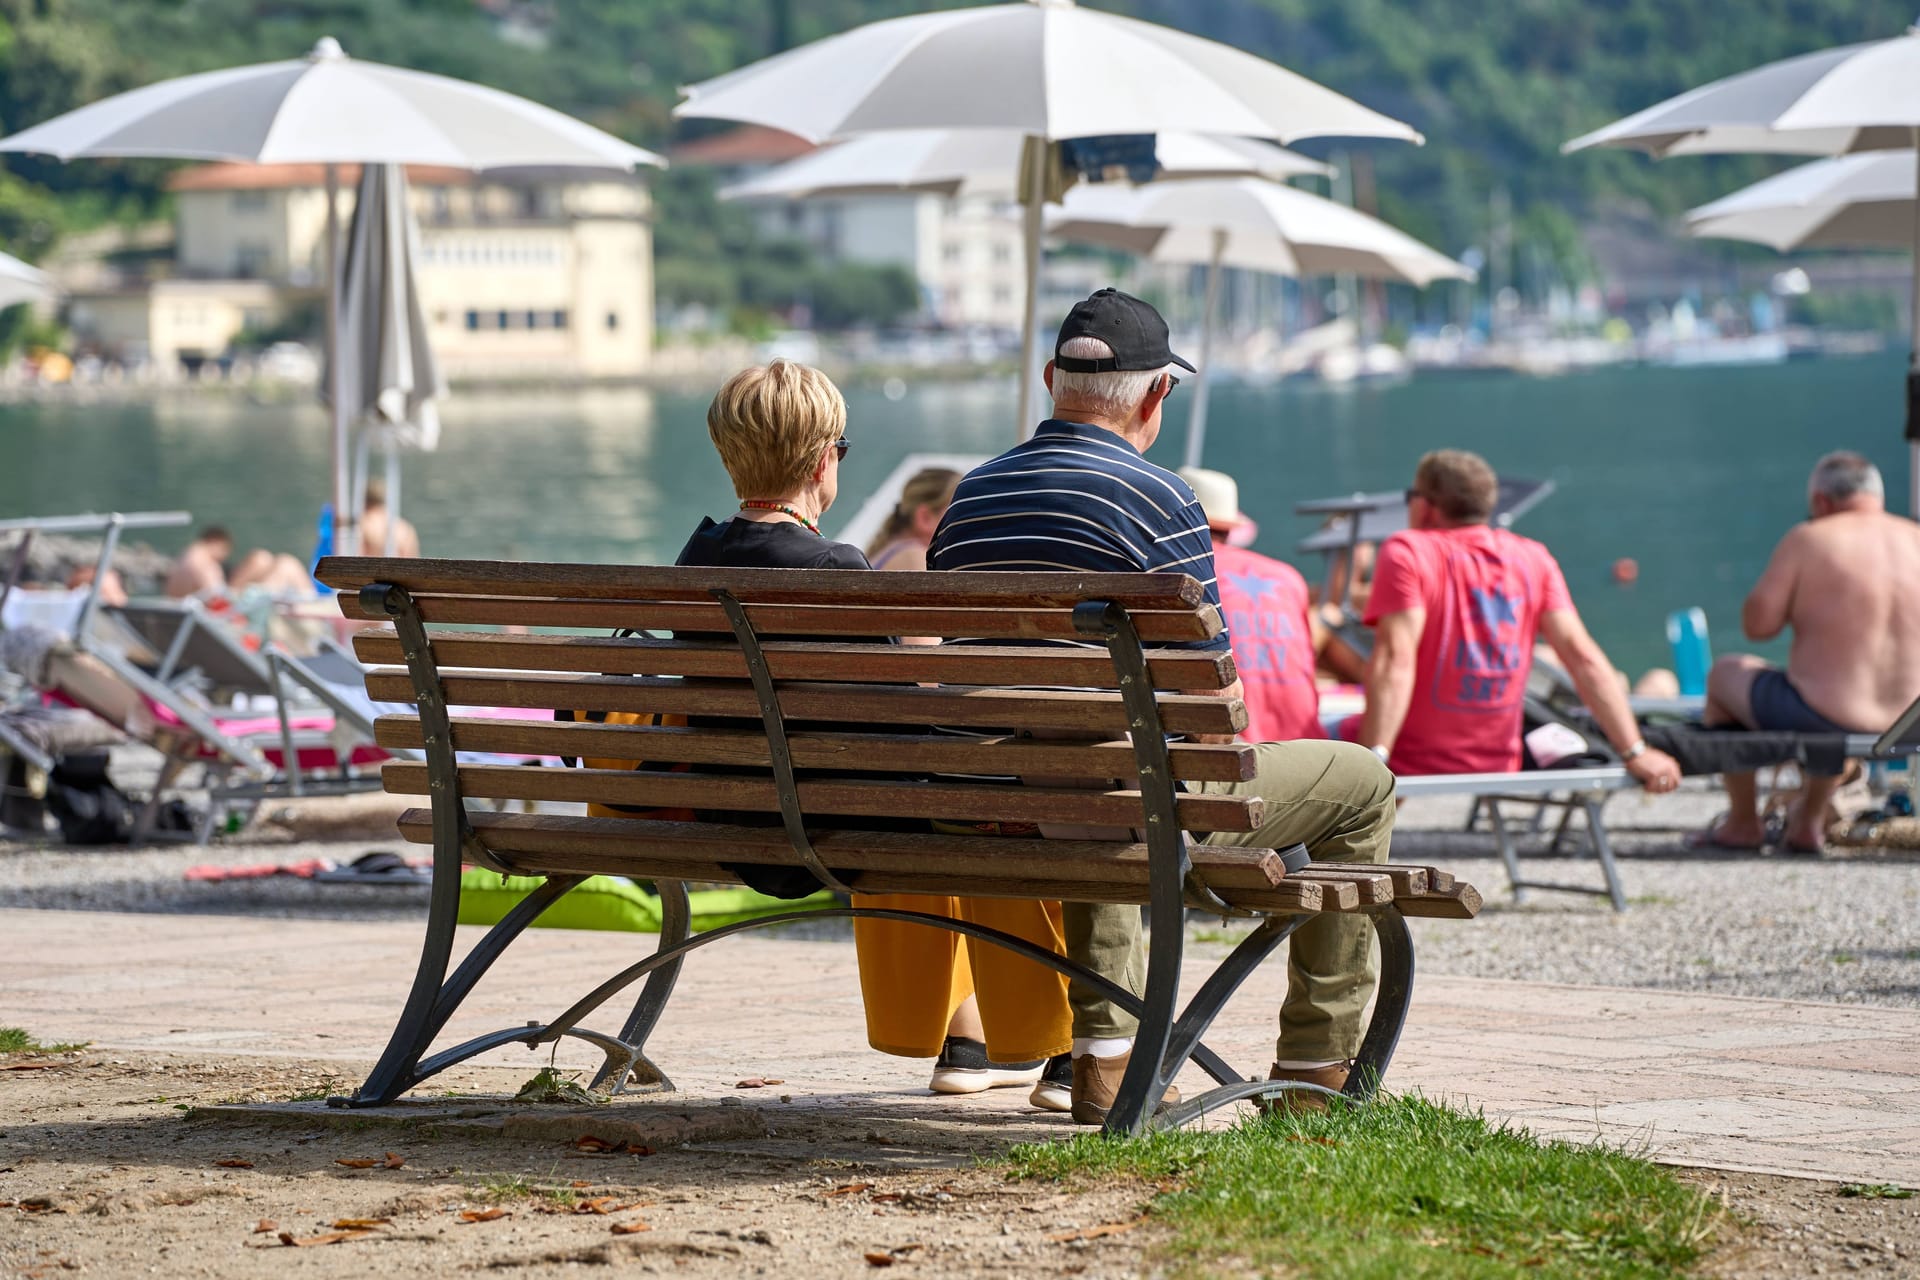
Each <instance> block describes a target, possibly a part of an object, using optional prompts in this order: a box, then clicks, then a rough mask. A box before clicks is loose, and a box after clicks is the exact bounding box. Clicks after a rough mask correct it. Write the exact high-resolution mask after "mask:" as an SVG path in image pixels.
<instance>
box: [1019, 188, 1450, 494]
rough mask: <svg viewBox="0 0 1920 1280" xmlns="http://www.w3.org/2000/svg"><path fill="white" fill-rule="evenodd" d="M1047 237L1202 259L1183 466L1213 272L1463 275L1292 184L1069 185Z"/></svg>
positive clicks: (1159, 258)
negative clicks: (1203, 285)
mask: <svg viewBox="0 0 1920 1280" xmlns="http://www.w3.org/2000/svg"><path fill="white" fill-rule="evenodd" d="M1047 229H1048V231H1049V233H1050V234H1052V235H1054V236H1057V237H1059V238H1060V239H1062V240H1078V241H1083V242H1086V243H1089V244H1099V245H1104V246H1106V247H1108V248H1112V249H1124V250H1126V251H1128V252H1131V253H1137V254H1140V255H1141V256H1142V257H1145V258H1147V259H1148V260H1149V261H1153V262H1167V263H1182V264H1187V265H1198V264H1200V263H1203V262H1204V263H1206V264H1207V292H1206V301H1205V302H1204V303H1203V304H1202V308H1201V317H1202V318H1201V330H1200V371H1199V375H1198V377H1197V379H1196V382H1195V386H1194V392H1193V407H1192V410H1191V411H1190V416H1189V419H1188V423H1189V425H1188V428H1187V460H1186V465H1187V466H1189V467H1197V466H1199V465H1200V450H1201V446H1202V444H1203V442H1204V441H1205V438H1206V429H1207V387H1208V381H1209V374H1208V367H1209V365H1210V364H1211V363H1212V361H1211V359H1210V357H1211V354H1212V346H1213V321H1214V310H1215V306H1216V303H1217V299H1218V297H1219V291H1220V268H1221V267H1223V266H1225V267H1239V268H1242V269H1245V270H1249V271H1264V272H1269V273H1271V274H1274V275H1288V276H1310V275H1334V274H1346V275H1356V276H1360V277H1362V278H1365V279H1369V280H1397V281H1400V282H1402V283H1404V284H1411V285H1415V286H1417V287H1421V288H1424V287H1425V286H1427V285H1429V284H1432V283H1433V282H1434V281H1436V280H1471V279H1473V272H1472V271H1471V270H1470V269H1469V268H1467V267H1465V266H1462V265H1461V264H1460V263H1458V262H1455V261H1454V260H1453V259H1452V258H1449V257H1447V256H1446V255H1445V254H1442V253H1438V252H1436V251H1435V250H1432V249H1429V248H1428V247H1427V246H1426V245H1424V244H1421V243H1420V242H1419V241H1418V240H1415V239H1414V238H1413V237H1412V236H1410V235H1408V234H1406V233H1405V232H1404V231H1399V230H1396V229H1395V228H1393V227H1391V226H1389V225H1388V224H1386V223H1384V222H1382V221H1380V219H1378V218H1376V217H1373V216H1372V215H1371V214H1365V213H1361V212H1360V211H1358V210H1356V209H1349V208H1347V207H1346V206H1345V205H1343V204H1337V203H1335V202H1334V201H1332V200H1328V199H1326V198H1325V197H1322V196H1317V195H1314V194H1313V193H1312V192H1309V191H1301V190H1299V189H1298V188H1295V187H1289V186H1284V185H1282V184H1280V183H1277V182H1268V181H1264V180H1262V179H1259V178H1238V179H1231V180H1226V181H1206V182H1169V183H1156V184H1153V185H1151V186H1144V187H1135V188H1132V189H1127V188H1123V187H1114V186H1107V185H1102V186H1086V187H1076V188H1075V189H1074V190H1072V191H1069V192H1067V194H1066V196H1065V198H1064V199H1062V200H1061V202H1060V208H1059V209H1058V210H1057V211H1056V212H1054V213H1053V214H1052V215H1051V216H1050V217H1049V218H1048V220H1047Z"/></svg>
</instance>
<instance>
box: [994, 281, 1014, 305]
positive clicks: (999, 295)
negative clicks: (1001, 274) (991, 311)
mask: <svg viewBox="0 0 1920 1280" xmlns="http://www.w3.org/2000/svg"><path fill="white" fill-rule="evenodd" d="M993 301H994V305H996V306H1001V307H1004V306H1006V305H1007V304H1008V303H1009V302H1012V301H1013V290H1012V289H1009V288H1008V287H1007V286H1006V285H1004V284H997V285H995V286H993Z"/></svg>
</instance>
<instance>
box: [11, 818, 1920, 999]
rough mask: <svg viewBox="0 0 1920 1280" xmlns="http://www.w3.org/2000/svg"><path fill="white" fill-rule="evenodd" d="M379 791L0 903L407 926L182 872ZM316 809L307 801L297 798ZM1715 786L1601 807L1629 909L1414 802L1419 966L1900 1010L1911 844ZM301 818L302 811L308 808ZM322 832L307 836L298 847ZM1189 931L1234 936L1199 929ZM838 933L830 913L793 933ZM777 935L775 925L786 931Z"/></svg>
mask: <svg viewBox="0 0 1920 1280" xmlns="http://www.w3.org/2000/svg"><path fill="white" fill-rule="evenodd" d="M391 803H392V802H391V801H389V800H387V799H386V798H384V797H374V798H367V799H364V800H360V801H354V802H342V803H337V804H336V805H335V808H336V809H338V808H341V807H344V805H346V804H351V805H357V806H358V808H357V809H356V815H357V818H358V823H357V825H356V824H354V823H346V824H341V823H338V822H331V821H328V822H325V823H323V822H322V821H320V820H309V821H306V822H299V821H295V822H292V823H291V825H290V826H289V827H287V828H276V827H273V826H268V827H266V828H264V829H255V830H250V831H249V832H247V833H243V834H242V835H240V836H233V837H223V838H221V839H219V840H217V841H216V842H215V844H214V845H213V846H212V847H211V848H207V849H196V848H191V847H181V846H163V847H158V848H149V849H140V850H124V849H122V850H75V849H67V848H64V847H61V846H59V845H48V844H33V843H24V842H15V843H3V842H0V869H4V872H5V874H3V875H0V906H4V907H40V908H53V909H64V910H90V911H168V912H198V913H206V914H243V915H269V916H301V917H316V916H318V917H330V918H337V919H356V920H386V919H391V920H396V921H399V920H405V921H409V922H411V921H418V920H419V919H420V918H421V917H422V915H423V913H424V911H425V909H426V891H425V890H424V889H418V888H401V887H392V886H377V887H358V886H346V885H320V884H314V883H312V882H310V881H305V880H299V879H294V878H291V877H285V876H280V877H274V878H271V879H262V880H240V881H230V882H225V883H213V884H207V883H195V882H189V881H187V880H185V879H183V877H182V873H183V872H184V871H185V870H186V869H187V868H188V867H190V866H195V865H199V864H203V863H212V864H217V865H223V866H244V865H250V864H260V863H293V862H298V861H301V860H303V859H308V858H327V859H331V860H333V861H336V862H347V861H351V860H352V859H353V858H355V857H357V856H359V855H360V854H362V853H364V852H367V851H368V850H371V849H390V850H395V851H400V852H405V853H407V854H410V855H412V856H419V855H420V853H421V852H423V851H422V850H420V849H418V848H414V847H409V846H406V845H404V844H403V843H402V842H400V841H399V840H397V839H394V838H392V837H390V836H384V835H382V834H381V833H382V832H383V831H385V830H388V829H390V828H387V827H386V826H385V825H384V824H385V823H386V822H387V821H388V819H387V818H386V817H385V816H384V813H385V812H386V810H385V809H384V808H383V806H385V805H389V804H391ZM311 804H312V806H313V809H314V810H316V811H318V810H319V807H320V802H311ZM1719 807H1720V799H1719V796H1718V793H1717V792H1712V791H1708V790H1705V789H1698V788H1690V789H1688V790H1686V791H1683V792H1682V793H1680V794H1678V795H1673V796H1663V797H1659V798H1654V797H1647V796H1642V795H1640V794H1638V793H1632V794H1626V795H1621V796H1619V797H1617V798H1616V799H1615V800H1614V801H1613V803H1612V804H1611V805H1610V806H1609V809H1608V817H1609V829H1610V830H1611V832H1612V833H1613V836H1614V845H1615V849H1616V852H1617V853H1618V855H1619V859H1620V865H1621V875H1622V877H1623V879H1624V880H1625V882H1626V886H1627V892H1628V895H1629V897H1630V900H1631V908H1630V910H1628V911H1627V912H1626V913H1625V914H1616V913H1614V912H1613V911H1612V910H1611V909H1609V907H1608V905H1607V903H1606V901H1605V899H1603V898H1598V897H1586V896H1578V895H1572V894H1561V893H1540V892H1535V893H1532V894H1530V895H1529V897H1528V900H1527V902H1526V903H1525V904H1523V905H1518V906H1516V905H1514V904H1513V902H1512V899H1511V895H1510V894H1509V893H1508V892H1507V889H1506V875H1505V872H1504V870H1503V869H1502V867H1501V865H1500V861H1499V858H1498V857H1497V856H1496V854H1495V851H1494V846H1493V839H1492V837H1491V836H1490V835H1487V834H1485V833H1484V832H1479V833H1472V834H1469V833H1466V832H1464V831H1462V830H1461V828H1462V826H1463V825H1464V821H1465V818H1466V812H1467V803H1466V802H1465V801H1461V800H1447V799H1425V800H1419V801H1415V802H1411V803H1409V804H1408V805H1407V806H1406V807H1405V808H1404V809H1403V810H1402V812H1401V816H1400V831H1399V834H1398V835H1397V836H1396V838H1395V843H1394V855H1395V857H1396V859H1398V860H1400V861H1409V862H1431V863H1434V864H1437V865H1440V866H1444V867H1446V868H1448V869H1449V870H1451V871H1453V872H1454V873H1455V874H1456V875H1458V876H1460V877H1461V878H1462V879H1464V880H1467V881H1469V882H1470V883H1472V884H1474V885H1476V886H1478V887H1479V888H1480V890H1481V892H1482V893H1483V894H1484V895H1485V897H1486V899H1487V908H1486V911H1485V912H1484V913H1483V914H1482V916H1481V917H1480V919H1479V920H1477V921H1475V922H1474V923H1472V924H1471V925H1467V926H1462V925H1460V924H1458V923H1457V922H1453V921H1415V922H1414V925H1415V932H1416V934H1417V936H1418V945H1419V954H1420V965H1421V968H1422V970H1423V971H1425V972H1431V973H1447V974H1457V975H1463V976H1475V977H1492V978H1517V979H1525V980H1530V981H1541V982H1570V983H1591V984H1599V985H1606V986H1627V987H1633V986H1644V987H1658V988H1664V989H1669V990H1683V991H1708V992H1714V993H1717V994H1724V995H1743V996H1761V997H1776V998H1785V999H1801V1000H1826V1001H1838V1002H1842V1003H1860V1004H1882V1005H1895V1006H1911V1005H1912V1004H1913V1003H1914V1001H1915V1000H1916V998H1920V854H1915V853H1913V852H1908V851H1897V850H1885V849H1839V848H1835V849H1830V850H1829V852H1828V853H1827V854H1826V855H1825V856H1824V857H1818V858H1808V857H1790V856H1753V855H1742V854H1733V853H1719V852H1694V851H1689V850H1687V849H1685V848H1684V846H1683V844H1682V837H1683V836H1684V834H1685V833H1686V832H1688V831H1692V830H1695V829H1698V828H1699V827H1702V826H1704V825H1705V824H1706V822H1707V821H1708V820H1709V819H1710V818H1711V817H1712V816H1713V814H1714V813H1715V812H1717V811H1718V809H1719ZM309 817H310V818H311V814H310V815H309ZM322 825H325V827H326V834H327V836H328V837H329V838H328V839H326V840H324V841H316V840H310V839H309V840H302V839H300V838H299V835H300V832H301V831H302V830H305V831H307V832H309V833H311V832H313V831H314V830H316V829H317V828H319V827H321V826H322ZM1544 844H1545V839H1544V837H1530V838H1528V839H1527V840H1526V841H1524V842H1523V844H1522V850H1523V854H1522V856H1523V860H1524V863H1525V866H1526V868H1527V870H1528V873H1529V874H1530V875H1531V876H1534V877H1537V878H1540V879H1549V880H1571V881H1578V882H1580V883H1586V884H1594V885H1598V884H1599V883H1600V879H1599V868H1598V865H1597V864H1596V863H1595V862H1593V861H1592V860H1591V859H1590V858H1588V857H1585V856H1577V857H1576V856H1550V855H1548V854H1546V853H1544V852H1543V851H1542V850H1543V847H1544ZM1192 927H1193V928H1194V930H1195V932H1196V935H1197V936H1198V937H1200V938H1202V939H1207V940H1211V939H1218V938H1222V937H1223V936H1226V935H1230V934H1231V933H1233V932H1235V931H1236V930H1235V927H1234V926H1228V927H1227V928H1225V929H1222V928H1220V927H1218V926H1216V925H1211V924H1209V923H1206V922H1198V921H1196V923H1195V924H1194V925H1193V926H1192ZM805 933H806V934H807V935H814V936H819V937H821V938H823V939H836V938H844V937H845V936H847V935H846V928H845V925H844V922H838V921H834V922H827V921H823V922H821V924H820V925H819V926H815V927H809V928H807V929H806V930H805ZM789 936H791V935H789Z"/></svg>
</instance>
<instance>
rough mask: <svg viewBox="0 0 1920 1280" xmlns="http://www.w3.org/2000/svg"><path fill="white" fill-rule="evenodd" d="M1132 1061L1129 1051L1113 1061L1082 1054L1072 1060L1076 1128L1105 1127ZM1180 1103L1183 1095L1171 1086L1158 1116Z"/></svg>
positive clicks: (1120, 1054)
mask: <svg viewBox="0 0 1920 1280" xmlns="http://www.w3.org/2000/svg"><path fill="white" fill-rule="evenodd" d="M1132 1057H1133V1053H1132V1051H1131V1050H1129V1051H1128V1052H1126V1053H1116V1054H1114V1055H1113V1056H1112V1057H1111V1058H1096V1057H1094V1056H1093V1055H1092V1054H1090V1053H1083V1054H1081V1055H1080V1056H1079V1057H1077V1058H1075V1059H1074V1060H1073V1122H1074V1123H1075V1124H1105V1123H1106V1122H1107V1112H1108V1111H1110V1110H1111V1109H1112V1108H1113V1100H1114V1097H1115V1096H1116V1095H1117V1094H1118V1093H1119V1092H1120V1078H1121V1077H1122V1076H1124V1075H1126V1074H1127V1061H1128V1059H1130V1058H1132ZM1179 1101H1180V1091H1179V1090H1178V1089H1176V1088H1174V1087H1173V1086H1172V1085H1168V1086H1167V1091H1166V1092H1165V1093H1164V1094H1162V1095H1161V1096H1160V1102H1159V1105H1157V1106H1155V1107H1154V1111H1155V1113H1156V1114H1157V1113H1159V1112H1160V1111H1163V1110H1165V1109H1166V1108H1168V1107H1170V1106H1173V1105H1174V1104H1175V1103H1177V1102H1179Z"/></svg>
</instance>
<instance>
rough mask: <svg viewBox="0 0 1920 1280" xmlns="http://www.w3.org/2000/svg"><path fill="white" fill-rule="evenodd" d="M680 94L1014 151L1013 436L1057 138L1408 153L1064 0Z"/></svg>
mask: <svg viewBox="0 0 1920 1280" xmlns="http://www.w3.org/2000/svg"><path fill="white" fill-rule="evenodd" d="M683 92H685V93H686V95H687V101H685V102H683V103H681V104H680V105H679V106H678V107H677V108H675V110H674V114H675V115H677V116H699V117H707V118H714V119H722V120H741V121H746V122H748V123H753V124H763V125H767V126H769V127H772V128H776V129H785V130H787V131H788V132H790V133H797V134H799V135H800V136H801V137H803V138H807V139H810V140H811V141H814V142H824V141H827V140H828V139H830V138H848V137H855V136H858V135H860V134H866V133H887V132H893V131H896V130H902V129H1006V130H1012V131H1014V132H1017V133H1019V134H1020V135H1021V136H1022V137H1023V138H1026V139H1028V140H1029V145H1026V146H1024V147H1023V149H1022V155H1021V176H1020V181H1019V184H1018V188H1017V189H1018V192H1019V198H1020V202H1021V203H1022V204H1023V205H1024V206H1025V209H1026V220H1025V221H1026V227H1025V231H1026V249H1027V254H1026V256H1027V263H1026V266H1027V290H1026V305H1025V308H1024V311H1023V315H1024V318H1025V320H1024V324H1023V330H1024V332H1023V335H1022V343H1021V371H1022V372H1021V378H1020V411H1019V412H1020V428H1019V429H1020V431H1021V432H1022V433H1023V434H1024V433H1025V432H1026V431H1028V430H1030V429H1031V427H1032V425H1033V421H1032V406H1033V380H1032V363H1033V361H1032V353H1033V350H1034V341H1033V336H1034V335H1033V331H1034V325H1035V316H1034V311H1035V303H1036V290H1037V288H1038V284H1039V261H1040V236H1041V210H1042V207H1043V205H1044V204H1045V203H1046V201H1047V200H1048V199H1049V198H1057V191H1058V185H1059V183H1058V180H1057V178H1056V180H1054V181H1050V180H1049V170H1050V168H1051V165H1050V158H1051V150H1052V149H1051V148H1050V147H1048V146H1046V145H1042V144H1049V143H1053V142H1056V141H1059V140H1060V139H1063V138H1085V137H1101V136H1110V135H1126V134H1158V133H1162V132H1173V131H1184V132H1189V133H1203V134H1234V135H1239V136H1245V137H1256V138H1270V139H1272V140H1274V141H1276V142H1283V143H1284V142H1291V141H1293V140H1295V139H1298V138H1307V137H1317V136H1327V135H1343V136H1349V137H1379V138H1399V139H1403V140H1405V141H1409V142H1419V141H1421V140H1422V139H1421V137H1420V135H1419V133H1417V132H1416V131H1415V130H1414V129H1413V128H1412V127H1411V126H1409V125H1406V124H1403V123H1401V122H1400V121H1398V120H1394V119H1391V118H1390V117H1387V116H1384V115H1381V114H1380V113H1378V112H1376V111H1372V110H1369V109H1368V108H1366V107H1363V106H1361V105H1360V104H1359V103H1357V102H1354V101H1353V100H1352V99H1350V98H1346V97H1343V96H1341V95H1340V94H1337V93H1335V92H1333V91H1332V90H1331V89H1327V88H1324V87H1323V86H1321V85H1317V84H1315V83H1314V82H1313V81H1311V80H1308V79H1306V78H1305V77H1304V76H1299V75H1296V74H1294V73H1293V72H1291V71H1288V70H1286V69H1285V68H1283V67H1279V66H1276V65H1274V64H1273V63H1271V62H1267V61H1265V60H1264V59H1261V58H1256V57H1254V56H1253V55H1252V54H1249V53H1246V52H1244V51H1242V50H1239V49H1235V48H1233V47H1231V46H1229V45H1224V44H1220V43H1218V42H1216V41H1212V40H1203V39H1201V38H1200V37H1198V36H1191V35H1188V34H1186V33H1185V32H1181V31H1175V30H1172V29H1170V28H1167V27H1161V26H1156V25H1154V24H1153V23H1149V22H1141V21H1139V20H1137V19H1134V18H1123V17H1119V16H1117V15H1115V14H1110V13H1101V12H1099V11H1097V10H1093V9H1084V8H1080V7H1079V6H1077V5H1075V4H1074V3H1073V0H1027V2H1026V3H1016V4H999V5H989V6H986V7H983V8H972V9H953V10H948V11H946V12H942V13H927V14H917V15H913V16H910V17H904V18H893V19H889V20H887V21H883V22H874V23H869V24H867V25H866V26H862V27H856V28H854V29H853V30H852V31H847V32H843V33H841V34H840V35H836V36H829V37H827V38H826V39H824V40H817V41H815V42H813V43H812V44H808V45H802V46H801V47H799V48H797V49H791V50H788V51H787V52H785V53H781V54H777V55H775V56H774V57H771V58H767V59H764V60H762V61H760V62H756V63H752V64H750V65H748V66H745V67H742V68H740V69H739V70H737V71H732V72H729V73H728V74H726V75H723V76H718V77H716V78H714V79H712V80H708V81H704V82H702V83H700V84H696V85H692V86H690V87H688V88H686V89H685V90H683Z"/></svg>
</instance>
